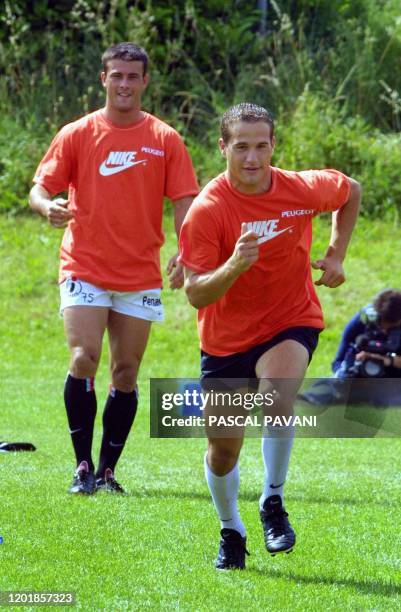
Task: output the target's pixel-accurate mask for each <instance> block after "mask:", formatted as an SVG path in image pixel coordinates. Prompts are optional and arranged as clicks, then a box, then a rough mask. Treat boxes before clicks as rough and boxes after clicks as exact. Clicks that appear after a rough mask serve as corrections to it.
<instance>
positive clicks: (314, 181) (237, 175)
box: [180, 103, 361, 569]
mask: <svg viewBox="0 0 401 612" xmlns="http://www.w3.org/2000/svg"><path fill="white" fill-rule="evenodd" d="M274 145H275V138H274V124H273V119H272V116H271V114H270V112H269V111H267V110H266V109H264V108H262V107H259V106H256V105H254V104H248V103H244V104H239V105H237V106H234V107H233V108H231V109H229V110H228V111H227V112H226V113H225V114H224V115H223V118H222V123H221V139H220V148H221V152H222V154H223V156H224V157H225V158H226V160H227V171H226V172H225V173H223V174H221V175H219V176H218V177H217V178H215V179H214V180H212V181H211V182H210V183H209V184H208V185H207V186H206V187H205V188H204V189H203V191H202V192H201V193H200V194H199V196H198V197H197V198H196V200H195V202H194V204H193V205H192V207H191V209H190V211H189V212H188V215H187V216H186V219H185V221H184V224H183V226H182V229H181V234H180V250H181V262H182V263H183V265H184V267H185V270H184V271H185V277H186V280H185V289H186V293H187V296H188V299H189V301H190V303H191V304H192V305H193V306H195V308H197V309H198V329H199V335H200V341H201V349H202V351H201V372H202V374H201V378H202V380H203V384H204V385H205V384H206V383H207V382H209V384H210V379H242V380H243V379H249V378H257V379H262V380H261V381H260V385H261V387H260V388H262V387H263V385H264V384H265V383H264V382H263V379H286V383H285V384H284V385H281V387H280V401H279V409H280V413H281V414H282V415H287V416H288V415H291V414H292V410H293V403H294V400H295V397H296V393H297V391H298V389H299V386H300V384H301V382H302V380H303V378H304V376H305V372H306V369H307V366H308V363H309V361H310V359H311V357H312V354H313V351H314V350H315V348H316V346H317V342H318V336H319V333H320V331H321V330H322V329H323V327H324V323H323V317H322V311H321V307H320V303H319V300H318V298H317V295H316V292H315V290H314V287H313V282H312V276H311V269H310V246H311V220H312V218H313V217H314V216H315V215H317V214H319V213H320V212H324V211H333V227H332V235H331V240H330V244H329V247H328V249H327V252H326V254H325V256H324V257H323V259H321V260H319V261H317V262H315V263H313V264H312V266H313V267H314V268H317V269H320V270H322V272H323V274H322V276H321V278H320V279H319V280H318V281H317V282H316V284H317V285H325V286H327V287H337V286H339V285H340V284H342V283H343V282H344V280H345V277H344V271H343V265H342V263H343V260H344V257H345V253H346V249H347V246H348V243H349V240H350V238H351V233H352V229H353V227H354V224H355V221H356V218H357V215H358V211H359V205H360V197H361V190H360V186H359V184H358V183H357V182H356V181H354V180H353V179H351V178H348V177H346V176H345V175H343V174H341V173H340V172H337V171H335V170H310V171H305V172H288V171H284V170H281V169H279V168H274V167H272V166H271V159H272V155H273V151H274ZM216 382H217V381H216ZM266 433H267V435H266V437H263V438H262V455H263V461H264V466H265V481H264V488H263V492H262V495H261V497H260V517H261V521H262V526H263V531H264V537H265V543H266V547H267V550H268V551H269V552H270V553H271V554H276V553H280V552H290V551H291V550H292V548H293V547H294V544H295V533H294V531H293V529H292V527H291V525H290V523H289V521H288V514H287V512H286V511H285V508H284V505H283V487H284V482H285V480H286V475H287V470H288V465H289V459H290V453H291V448H292V444H293V427H291V426H287V427H286V426H283V427H269V426H268V427H267V432H266ZM208 437H209V440H208V451H207V453H206V457H205V475H206V480H207V483H208V486H209V489H210V492H211V495H212V498H213V502H214V505H215V507H216V510H217V512H218V515H219V517H220V521H221V527H222V529H221V541H220V549H219V553H218V557H217V560H216V567H217V568H218V569H236V568H238V569H243V568H244V567H245V554H246V552H247V551H246V531H245V527H244V524H243V522H242V520H241V518H240V515H239V512H238V507H237V497H238V488H239V470H238V458H239V454H240V450H241V446H242V436H239V437H219V436H215V435H214V434H213V432H212V433H211V432H210V431H209V432H208Z"/></svg>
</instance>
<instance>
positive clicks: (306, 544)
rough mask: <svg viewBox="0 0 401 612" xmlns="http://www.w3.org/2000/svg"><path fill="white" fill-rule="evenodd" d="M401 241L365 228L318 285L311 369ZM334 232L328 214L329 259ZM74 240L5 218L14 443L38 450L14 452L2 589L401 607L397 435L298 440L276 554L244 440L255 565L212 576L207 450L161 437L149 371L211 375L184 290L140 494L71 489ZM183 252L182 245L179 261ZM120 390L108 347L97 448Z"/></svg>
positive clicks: (253, 452)
mask: <svg viewBox="0 0 401 612" xmlns="http://www.w3.org/2000/svg"><path fill="white" fill-rule="evenodd" d="M167 226H168V227H169V228H170V231H169V234H171V221H170V220H168V221H167ZM398 234H399V230H397V228H396V227H393V226H392V225H390V224H388V223H387V224H386V223H384V222H380V221H370V222H367V221H361V223H360V224H359V226H358V229H357V231H356V234H355V239H354V241H353V243H352V247H351V249H350V253H349V258H348V260H347V266H346V271H347V274H348V282H347V283H346V284H345V285H343V286H342V287H341V288H339V289H337V290H329V289H325V288H323V289H319V296H320V298H321V300H322V302H323V305H324V308H325V313H326V320H327V330H326V331H325V333H324V335H323V336H322V338H321V342H320V346H319V348H318V351H317V353H316V354H315V358H314V360H313V362H312V365H311V367H310V372H309V375H310V376H323V375H328V374H329V372H330V361H331V359H332V356H333V354H334V351H335V348H336V345H337V342H338V339H339V336H340V333H341V329H342V327H343V325H344V324H345V323H346V321H347V320H348V319H349V318H350V317H351V316H352V315H353V314H354V312H355V311H356V310H357V309H358V308H359V307H361V306H362V305H364V304H365V303H366V302H367V301H369V299H370V298H371V297H372V296H373V295H374V294H375V292H377V291H378V290H380V289H382V288H383V287H385V286H391V285H397V284H398V286H399V285H400V281H399V275H398V272H397V270H398V268H399V266H398V264H397V263H396V256H395V255H394V254H395V253H398V252H399V238H398ZM327 237H328V224H327V222H326V221H325V220H324V221H320V222H319V223H318V224H317V225H316V227H315V246H314V254H315V256H316V257H317V256H320V255H322V254H323V250H324V245H325V243H326V241H327ZM60 238H61V234H60V233H58V232H57V231H56V230H53V229H51V228H49V227H47V226H46V224H45V222H42V221H41V220H40V219H36V218H35V219H33V218H6V217H0V255H1V261H2V275H1V277H0V295H1V304H0V334H1V339H2V342H1V364H2V376H1V381H0V402H1V403H0V410H1V416H2V419H1V430H0V439H16V440H22V439H26V440H28V441H31V442H33V443H34V444H35V445H36V446H37V448H38V450H37V452H36V453H33V454H30V453H19V454H3V455H0V482H1V501H0V535H1V536H2V537H3V539H4V542H3V544H1V545H0V567H1V571H0V590H2V591H19V590H24V591H74V592H76V596H77V607H78V608H79V609H83V610H107V611H109V610H113V611H114V610H116V611H119V610H142V609H154V610H159V609H166V610H188V611H189V610H191V611H192V610H219V611H220V610H221V611H225V610H229V611H231V612H232V611H237V610H245V609H249V610H260V609H264V608H266V609H269V610H291V611H292V610H338V609H344V610H398V609H401V603H400V602H401V597H400V596H401V557H400V548H399V535H398V532H399V514H400V513H399V508H400V505H401V487H400V477H399V466H398V463H399V461H398V457H399V456H400V452H401V441H400V440H398V439H397V440H395V439H380V440H378V439H368V440H361V439H351V440H342V439H332V440H318V439H303V440H296V442H295V445H294V452H293V456H292V461H291V468H290V474H289V479H288V484H287V487H286V505H287V507H288V510H289V511H290V514H291V519H292V522H293V525H294V527H295V529H296V532H297V537H298V544H297V547H296V549H295V551H294V552H293V553H292V554H291V555H288V556H287V555H284V556H282V557H280V556H278V557H275V558H270V557H269V556H268V555H267V553H266V551H265V550H264V546H263V539H262V532H261V527H260V524H259V519H258V511H257V510H258V504H257V500H258V497H259V493H260V488H261V484H262V476H263V469H262V461H261V456H260V448H259V447H260V442H259V441H258V440H256V439H248V440H246V443H245V447H244V451H243V453H242V456H241V479H242V484H241V493H240V508H241V513H242V515H243V518H244V521H245V523H246V525H247V528H248V543H249V550H250V552H251V557H249V558H248V562H247V570H246V571H245V572H231V573H223V574H219V573H217V572H216V571H215V570H214V569H213V561H214V558H215V555H216V552H217V544H218V537H219V536H218V532H219V525H218V521H217V519H216V517H215V513H214V509H213V507H212V504H211V502H210V498H209V494H208V491H207V488H206V484H205V482H204V478H203V452H204V448H205V442H204V440H190V439H189V440H188V439H187V440H157V439H150V438H149V399H148V395H149V394H148V390H149V378H150V377H195V376H196V375H197V373H198V348H197V336H196V330H195V313H194V311H193V310H192V309H191V308H190V307H189V306H188V305H187V304H186V301H185V297H184V295H183V293H182V292H175V293H172V292H171V291H169V290H166V291H165V296H164V301H165V304H166V308H167V320H166V323H165V324H163V325H155V326H154V329H153V332H152V337H151V341H150V344H149V347H148V350H147V353H146V356H145V359H144V362H143V366H142V370H141V375H140V410H139V414H138V417H137V420H136V423H135V426H134V429H133V431H132V433H131V436H130V439H129V442H128V445H127V448H126V450H125V453H124V455H123V458H122V460H121V463H120V465H119V469H118V474H117V475H118V479H119V480H120V481H121V482H122V483H123V484H124V486H125V487H126V488H127V490H128V491H129V496H127V497H125V498H118V497H112V496H107V495H106V494H97V495H96V496H93V497H91V498H79V499H77V498H75V497H71V496H69V495H68V494H67V493H66V491H67V488H68V486H69V484H70V480H71V477H72V472H73V467H74V466H73V453H72V448H71V444H70V440H69V435H68V432H67V427H66V416H65V413H64V407H63V402H62V389H63V381H64V377H65V374H66V371H67V359H68V355H67V349H66V344H65V340H64V336H63V330H62V322H61V319H60V318H59V316H58V314H57V309H58V289H57V249H58V242H59V240H60ZM173 250H174V244H173V241H172V239H171V238H170V240H169V245H168V247H167V248H165V250H164V259H165V260H166V259H167V256H168V255H169V254H171V253H172V252H173ZM105 349H106V346H105ZM107 386H108V375H107V350H105V351H104V355H103V359H102V363H101V366H100V370H99V373H98V376H97V379H96V388H97V394H98V404H99V409H98V419H97V430H96V449H95V452H96V454H97V451H98V447H99V442H100V422H101V419H100V415H101V412H102V408H103V402H104V400H105V397H106V393H107ZM25 609H27V608H25ZM32 609H39V608H38V607H35V608H32ZM42 609H43V606H42Z"/></svg>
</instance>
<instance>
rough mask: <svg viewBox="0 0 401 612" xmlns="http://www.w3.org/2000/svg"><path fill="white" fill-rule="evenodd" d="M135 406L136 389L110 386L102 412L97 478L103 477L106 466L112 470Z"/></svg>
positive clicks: (130, 425) (124, 440)
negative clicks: (127, 389)
mask: <svg viewBox="0 0 401 612" xmlns="http://www.w3.org/2000/svg"><path fill="white" fill-rule="evenodd" d="M137 406H138V394H137V391H136V389H134V391H131V392H130V393H124V392H123V391H119V390H118V389H115V388H114V387H111V389H110V395H109V397H108V398H107V401H106V405H105V408H104V413H103V438H102V446H101V449H100V458H99V467H98V470H97V472H96V477H97V478H104V474H105V471H106V469H107V468H110V469H111V470H112V472H114V468H115V466H116V464H117V461H118V460H119V458H120V455H121V453H122V451H123V448H124V445H125V442H126V440H127V438H128V434H129V432H130V429H131V427H132V424H133V422H134V419H135V415H136V410H137Z"/></svg>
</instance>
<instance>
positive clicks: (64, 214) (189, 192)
mask: <svg viewBox="0 0 401 612" xmlns="http://www.w3.org/2000/svg"><path fill="white" fill-rule="evenodd" d="M102 62H103V71H102V73H101V82H102V85H103V87H104V88H105V91H106V105H105V107H104V108H102V109H100V110H98V111H96V112H93V113H90V114H89V115H87V116H85V117H83V118H81V119H79V120H78V121H75V122H73V123H70V124H68V125H66V126H65V127H64V128H62V129H61V130H60V132H59V133H58V134H57V135H56V137H55V138H54V140H53V142H52V144H51V146H50V148H49V150H48V152H47V153H46V155H45V156H44V158H43V159H42V161H41V163H40V165H39V167H38V170H37V172H36V175H35V177H34V182H35V185H34V187H33V188H32V190H31V192H30V205H31V207H32V208H33V209H34V210H36V211H37V212H39V213H40V214H41V215H43V216H44V217H46V218H47V219H48V221H49V222H50V224H51V225H53V226H54V227H56V228H66V229H65V233H64V237H63V241H62V245H61V265H60V293H61V312H62V313H63V316H64V326H65V332H66V336H67V341H68V345H69V349H70V353H71V359H70V367H69V373H68V376H67V379H66V382H65V390H64V399H65V406H66V410H67V416H68V423H69V428H70V433H71V437H72V443H73V447H74V451H75V455H76V461H77V469H76V472H75V474H74V480H73V484H72V487H71V488H70V492H71V493H85V494H92V493H94V492H95V491H96V489H100V488H101V489H105V490H107V491H114V492H123V489H122V487H121V485H119V483H118V482H117V481H116V480H115V477H114V470H115V466H116V464H117V461H118V459H119V457H120V455H121V452H122V450H123V448H124V445H125V442H126V440H127V437H128V434H129V431H130V429H131V426H132V423H133V421H134V418H135V414H136V410H137V404H138V395H137V386H136V381H137V376H138V369H139V366H140V363H141V359H142V356H143V353H144V351H145V347H146V343H147V340H148V337H149V332H150V327H151V322H152V321H161V320H162V319H163V305H162V302H161V297H160V290H161V286H162V279H161V272H160V261H159V253H160V247H161V245H162V244H163V242H164V234H163V231H162V217H163V198H164V197H165V196H166V197H168V198H169V199H170V200H172V202H173V203H174V214H175V229H176V232H177V235H178V233H179V230H180V227H181V224H182V221H183V219H184V216H185V214H186V212H187V210H188V208H189V206H190V204H191V202H192V199H193V196H194V195H196V194H197V192H198V185H197V182H196V178H195V174H194V171H193V167H192V164H191V160H190V158H189V155H188V153H187V150H186V148H185V145H184V143H183V142H182V140H181V138H180V137H179V135H178V134H177V132H176V131H175V130H173V129H172V128H171V127H170V126H168V125H167V124H166V123H164V122H162V121H160V120H159V119H157V118H156V117H153V116H152V115H150V114H148V113H146V112H144V111H142V110H141V96H142V94H143V92H144V90H145V88H146V86H147V85H148V82H149V75H148V70H147V68H148V56H147V54H146V52H145V51H144V50H143V49H142V48H141V47H138V46H137V45H134V44H132V43H120V44H118V45H114V46H112V47H110V48H109V49H107V50H106V52H105V53H104V54H103V57H102ZM64 191H68V199H67V200H66V199H63V198H62V197H56V198H55V199H53V196H55V195H57V194H61V193H62V192H64ZM168 272H169V274H170V286H171V287H172V288H173V289H174V288H179V287H181V286H182V284H183V280H184V279H183V272H182V267H181V265H180V264H179V263H178V262H177V255H175V256H174V257H172V258H171V259H170V261H169V264H168ZM106 329H107V332H108V336H109V345H110V370H111V385H110V394H109V396H108V399H107V402H106V406H105V409H104V413H103V439H102V445H101V451H100V459H99V465H98V468H97V471H96V473H95V471H94V463H93V460H92V438H93V427H94V421H95V416H96V409H97V406H96V395H95V390H94V377H95V374H96V370H97V367H98V363H99V359H100V354H101V346H102V339H103V335H104V332H105V330H106Z"/></svg>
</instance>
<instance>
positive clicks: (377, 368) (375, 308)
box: [298, 289, 401, 407]
mask: <svg viewBox="0 0 401 612" xmlns="http://www.w3.org/2000/svg"><path fill="white" fill-rule="evenodd" d="M332 369H333V374H334V378H322V379H319V380H317V381H316V382H315V383H314V384H313V385H312V386H311V387H309V389H308V390H307V391H304V392H302V393H300V394H299V395H298V397H299V399H301V400H303V401H305V402H307V403H309V404H313V405H315V406H322V405H330V404H342V403H344V402H346V403H350V404H354V403H369V404H373V405H375V406H382V407H385V406H401V291H397V290H395V289H386V290H385V291H382V292H380V293H379V294H378V295H377V296H376V298H375V299H374V301H373V302H372V303H371V304H368V305H367V306H365V307H364V308H362V310H360V311H359V312H358V313H357V314H356V315H355V316H354V317H353V318H352V319H351V320H350V321H349V322H348V324H347V325H346V327H345V329H344V332H343V335H342V338H341V341H340V345H339V347H338V350H337V354H336V356H335V358H334V361H333V363H332Z"/></svg>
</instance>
